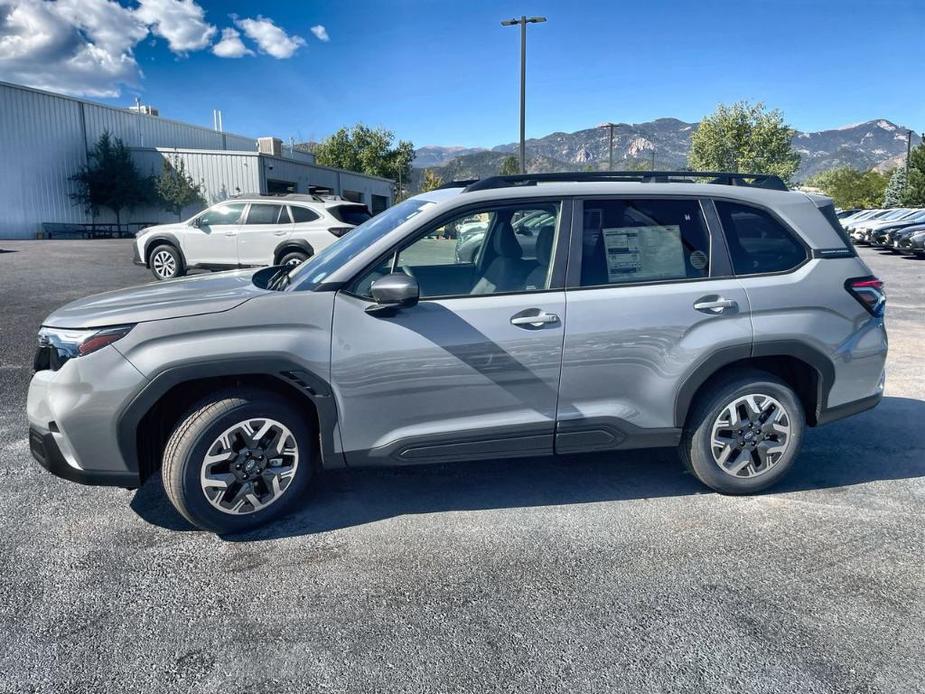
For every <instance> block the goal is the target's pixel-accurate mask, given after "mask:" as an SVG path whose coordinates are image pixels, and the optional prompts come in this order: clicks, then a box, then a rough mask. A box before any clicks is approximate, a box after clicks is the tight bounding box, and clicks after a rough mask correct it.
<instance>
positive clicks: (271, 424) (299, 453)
mask: <svg viewBox="0 0 925 694" xmlns="http://www.w3.org/2000/svg"><path fill="white" fill-rule="evenodd" d="M313 466H314V448H313V445H312V436H311V429H310V427H309V426H308V425H307V424H306V422H305V421H304V420H303V419H302V417H301V416H299V414H298V412H297V411H296V410H295V409H294V408H293V407H291V406H290V405H289V404H288V403H287V402H286V401H285V400H284V399H282V398H279V397H278V396H275V395H273V394H272V393H263V392H260V391H253V392H240V391H234V392H232V391H227V392H224V393H218V394H216V395H215V396H213V397H210V398H209V399H207V400H205V401H203V402H201V403H199V404H198V405H197V406H196V407H194V408H193V410H192V411H191V412H190V414H189V415H188V416H187V417H186V418H185V419H184V420H183V421H182V422H181V423H180V425H179V426H178V427H177V428H176V429H175V430H174V432H173V434H172V435H171V436H170V439H169V440H168V442H167V446H166V448H165V451H164V465H163V468H162V476H163V480H164V489H165V491H166V492H167V497H168V498H169V499H170V501H171V503H172V504H173V505H174V507H175V508H176V509H177V511H179V512H180V514H181V515H182V516H183V517H184V518H186V519H187V520H188V521H189V522H190V523H192V524H193V525H195V526H197V527H199V528H202V529H203V530H210V531H212V532H215V533H230V532H239V531H242V530H247V529H249V528H252V527H255V526H258V525H261V524H263V523H266V522H267V521H269V520H272V519H273V518H276V517H278V516H280V515H282V514H283V513H285V512H286V511H287V510H289V509H290V508H291V507H292V505H293V504H294V503H295V502H297V501H298V499H299V497H300V496H301V495H302V493H303V492H304V490H305V488H306V486H307V485H308V482H309V480H310V478H311V477H312V472H313Z"/></svg>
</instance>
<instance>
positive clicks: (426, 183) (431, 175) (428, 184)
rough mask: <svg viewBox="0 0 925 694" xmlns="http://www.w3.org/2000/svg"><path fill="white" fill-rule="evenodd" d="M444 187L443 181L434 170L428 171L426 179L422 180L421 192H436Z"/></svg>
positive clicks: (426, 171) (425, 172) (425, 174)
mask: <svg viewBox="0 0 925 694" xmlns="http://www.w3.org/2000/svg"><path fill="white" fill-rule="evenodd" d="M442 185H443V179H442V178H440V176H439V174H437V172H436V171H434V170H433V169H426V170H425V171H424V177H423V178H422V179H421V192H422V193H426V192H427V191H429V190H436V189H437V188H439V187H440V186H442Z"/></svg>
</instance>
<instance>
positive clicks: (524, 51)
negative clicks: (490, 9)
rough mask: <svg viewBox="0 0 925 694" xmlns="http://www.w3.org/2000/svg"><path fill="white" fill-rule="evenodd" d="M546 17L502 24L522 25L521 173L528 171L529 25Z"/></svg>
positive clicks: (502, 24)
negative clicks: (526, 134) (526, 139)
mask: <svg viewBox="0 0 925 694" xmlns="http://www.w3.org/2000/svg"><path fill="white" fill-rule="evenodd" d="M545 21H546V17H525V16H521V18H520V19H503V20H501V26H504V27H510V26H515V25H517V24H519V25H520V173H527V149H526V145H525V132H526V109H527V25H528V24H539V23H541V22H545Z"/></svg>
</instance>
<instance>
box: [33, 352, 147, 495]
mask: <svg viewBox="0 0 925 694" xmlns="http://www.w3.org/2000/svg"><path fill="white" fill-rule="evenodd" d="M145 383H147V379H145V377H144V376H142V375H141V373H139V371H138V370H137V369H136V368H135V367H134V366H132V365H131V364H130V363H129V362H128V361H127V360H126V359H125V358H124V357H123V356H122V355H121V354H120V353H119V352H118V351H116V349H115V348H114V347H112V346H111V345H110V346H108V347H104V348H103V349H101V350H99V351H98V352H94V353H93V354H90V355H87V356H85V357H79V358H76V359H71V360H69V361H68V362H66V363H65V364H64V365H63V366H62V367H61V368H60V369H59V370H57V371H51V370H47V369H46V370H42V371H37V372H36V373H35V375H34V376H33V377H32V381H31V383H30V384H29V395H28V398H27V401H26V410H27V414H28V419H29V446H30V449H31V451H32V456H33V457H34V458H35V459H36V460H37V461H38V462H39V464H40V465H41V466H42V467H44V468H45V469H46V470H48V471H49V472H51V473H53V474H55V475H57V476H58V477H63V478H64V479H67V480H71V481H73V482H80V483H82V484H103V485H116V486H120V487H137V486H138V485H139V474H138V469H137V464H135V463H134V462H128V461H126V459H125V458H124V457H123V455H122V450H121V448H120V446H119V437H118V418H119V413H120V412H122V411H124V409H125V408H126V406H127V404H128V403H129V402H130V401H131V400H132V398H134V397H135V395H136V394H137V393H138V392H139V391H140V390H141V388H142V387H143V386H144V384H145Z"/></svg>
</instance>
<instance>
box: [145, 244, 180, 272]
mask: <svg viewBox="0 0 925 694" xmlns="http://www.w3.org/2000/svg"><path fill="white" fill-rule="evenodd" d="M168 256H169V259H168ZM148 265H149V267H150V268H151V274H153V275H154V276H155V277H156V278H157V279H159V280H172V279H174V278H175V277H183V275H185V274H186V263H184V262H183V255H182V254H181V253H180V251H178V250H177V249H176V248H175V247H174V246H171V245H170V244H169V243H162V244H160V245H158V246H155V247H154V248H153V249H152V250H151V253H150V255H149V256H148Z"/></svg>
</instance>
